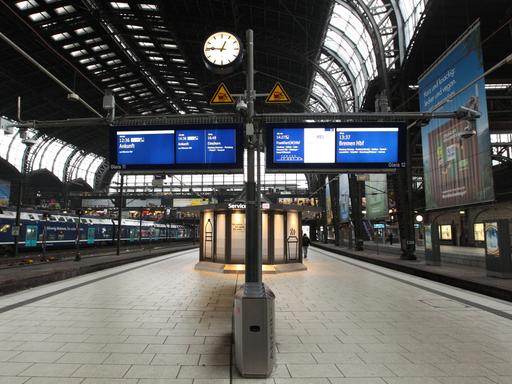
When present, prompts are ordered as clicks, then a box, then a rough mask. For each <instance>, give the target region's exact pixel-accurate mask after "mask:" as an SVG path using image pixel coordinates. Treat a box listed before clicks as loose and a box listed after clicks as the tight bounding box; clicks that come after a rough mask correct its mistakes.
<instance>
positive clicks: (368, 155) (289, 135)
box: [267, 123, 403, 170]
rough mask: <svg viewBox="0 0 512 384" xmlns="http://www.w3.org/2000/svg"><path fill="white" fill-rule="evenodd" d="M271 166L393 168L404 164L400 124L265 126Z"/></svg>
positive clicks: (280, 167)
mask: <svg viewBox="0 0 512 384" xmlns="http://www.w3.org/2000/svg"><path fill="white" fill-rule="evenodd" d="M267 129H268V132H267V135H268V136H267V145H268V144H270V146H271V148H272V151H271V153H269V154H268V155H267V167H268V168H271V169H294V168H296V169H308V168H309V169H340V170H343V169H347V168H350V169H359V168H363V169H364V168H367V169H368V168H371V169H392V168H398V167H401V166H403V163H402V162H403V158H402V157H403V156H402V152H403V150H402V148H401V147H400V143H401V140H402V130H401V126H398V125H396V124H395V125H394V126H390V125H388V124H387V123H382V124H372V125H371V126H370V125H368V123H365V124H364V125H361V126H356V125H353V124H347V125H345V126H344V125H342V124H341V123H339V124H338V125H335V126H323V127H322V126H313V125H309V124H308V125H307V126H306V127H304V126H301V127H296V126H290V125H286V126H272V127H270V129H269V127H267Z"/></svg>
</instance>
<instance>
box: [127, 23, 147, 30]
mask: <svg viewBox="0 0 512 384" xmlns="http://www.w3.org/2000/svg"><path fill="white" fill-rule="evenodd" d="M126 28H128V29H130V30H132V31H140V30H142V29H144V28H143V27H142V26H141V25H135V24H127V25H126Z"/></svg>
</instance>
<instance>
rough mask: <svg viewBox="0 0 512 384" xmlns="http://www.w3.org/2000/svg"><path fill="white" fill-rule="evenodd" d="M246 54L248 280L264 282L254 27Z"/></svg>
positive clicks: (246, 280)
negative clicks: (257, 169)
mask: <svg viewBox="0 0 512 384" xmlns="http://www.w3.org/2000/svg"><path fill="white" fill-rule="evenodd" d="M245 37H246V44H247V46H246V53H247V58H246V61H247V89H246V92H247V95H246V97H247V117H246V119H245V122H246V136H247V183H246V199H247V202H246V209H245V221H246V232H245V233H246V234H245V252H246V253H245V282H246V283H261V281H262V279H261V244H259V242H258V238H259V235H258V229H259V226H258V222H259V219H258V217H259V213H260V209H259V207H258V205H257V202H256V200H257V199H258V198H257V194H258V193H259V192H258V191H256V182H255V177H254V155H255V153H254V152H255V147H256V145H255V144H256V142H257V140H256V135H255V134H254V126H253V117H254V100H255V97H256V91H255V90H254V35H253V31H252V30H251V29H249V30H247V32H246V36H245Z"/></svg>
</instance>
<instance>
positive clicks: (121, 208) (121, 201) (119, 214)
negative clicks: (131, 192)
mask: <svg viewBox="0 0 512 384" xmlns="http://www.w3.org/2000/svg"><path fill="white" fill-rule="evenodd" d="M123 186H124V175H123V174H122V173H121V185H120V186H119V205H118V209H119V211H118V215H117V246H116V255H118V256H119V253H120V247H121V218H122V214H123Z"/></svg>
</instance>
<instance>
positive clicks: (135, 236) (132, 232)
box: [130, 228, 139, 243]
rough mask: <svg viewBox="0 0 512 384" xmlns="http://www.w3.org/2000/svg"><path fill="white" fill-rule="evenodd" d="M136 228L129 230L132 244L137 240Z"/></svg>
mask: <svg viewBox="0 0 512 384" xmlns="http://www.w3.org/2000/svg"><path fill="white" fill-rule="evenodd" d="M138 237H139V236H138V234H137V228H130V243H133V242H134V241H135V239H137V240H138Z"/></svg>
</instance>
